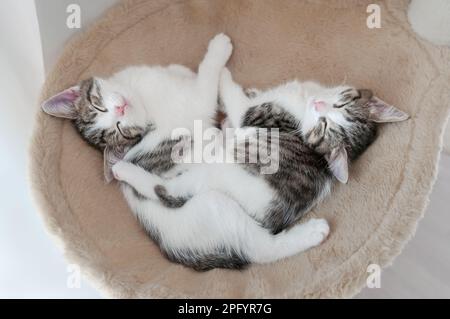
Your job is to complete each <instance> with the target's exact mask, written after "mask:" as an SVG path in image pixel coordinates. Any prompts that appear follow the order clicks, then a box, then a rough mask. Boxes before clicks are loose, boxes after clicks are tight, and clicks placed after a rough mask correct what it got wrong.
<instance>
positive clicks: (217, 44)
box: [208, 33, 233, 64]
mask: <svg viewBox="0 0 450 319" xmlns="http://www.w3.org/2000/svg"><path fill="white" fill-rule="evenodd" d="M208 52H209V53H211V54H213V55H214V56H215V57H217V58H218V59H220V60H221V61H222V62H223V63H224V64H225V63H226V62H227V61H228V59H229V58H230V56H231V53H232V52H233V44H231V39H230V38H229V37H228V36H227V35H225V34H223V33H219V34H217V35H216V36H215V37H214V38H213V39H212V40H211V41H210V42H209V46H208Z"/></svg>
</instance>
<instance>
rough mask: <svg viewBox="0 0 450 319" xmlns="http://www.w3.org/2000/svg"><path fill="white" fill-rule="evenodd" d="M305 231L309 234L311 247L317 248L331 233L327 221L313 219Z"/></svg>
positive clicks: (306, 225)
mask: <svg viewBox="0 0 450 319" xmlns="http://www.w3.org/2000/svg"><path fill="white" fill-rule="evenodd" d="M303 226H304V227H305V230H306V231H307V232H308V234H307V238H308V242H309V243H310V245H311V247H313V246H317V245H319V244H320V243H322V242H323V241H324V240H325V238H327V236H328V234H329V233H330V226H329V225H328V222H327V221H326V220H325V219H322V218H319V219H311V220H309V221H307V222H306V223H305V224H304V225H303Z"/></svg>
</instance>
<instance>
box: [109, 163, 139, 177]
mask: <svg viewBox="0 0 450 319" xmlns="http://www.w3.org/2000/svg"><path fill="white" fill-rule="evenodd" d="M133 166H134V165H133V164H131V163H128V162H125V161H119V162H117V163H116V164H114V165H113V167H112V168H111V171H112V174H113V176H114V178H115V179H116V180H118V181H124V180H125V179H126V178H127V176H128V175H129V174H128V173H129V172H130V171H131V170H132V168H133Z"/></svg>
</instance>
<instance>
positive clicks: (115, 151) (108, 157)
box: [103, 146, 127, 183]
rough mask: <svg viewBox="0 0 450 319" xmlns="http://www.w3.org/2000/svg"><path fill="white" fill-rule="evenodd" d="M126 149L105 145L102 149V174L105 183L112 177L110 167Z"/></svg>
mask: <svg viewBox="0 0 450 319" xmlns="http://www.w3.org/2000/svg"><path fill="white" fill-rule="evenodd" d="M126 151H127V150H126V149H125V147H111V146H106V147H105V150H104V151H103V174H104V176H105V181H106V183H110V182H111V181H112V180H113V179H114V175H113V172H112V167H113V166H114V164H116V163H117V162H119V161H121V160H122V159H123V158H124V157H125V154H126Z"/></svg>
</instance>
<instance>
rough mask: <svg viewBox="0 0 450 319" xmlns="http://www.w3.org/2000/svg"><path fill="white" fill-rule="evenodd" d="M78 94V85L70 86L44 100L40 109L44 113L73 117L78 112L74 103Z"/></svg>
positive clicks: (67, 117) (75, 116)
mask: <svg viewBox="0 0 450 319" xmlns="http://www.w3.org/2000/svg"><path fill="white" fill-rule="evenodd" d="M79 96H80V88H79V86H72V87H71V88H69V89H67V90H64V91H62V92H60V93H58V94H56V95H54V96H52V97H51V98H49V99H48V100H46V101H44V103H42V109H43V110H44V112H45V113H47V114H50V115H53V116H56V117H62V118H66V119H75V118H77V116H78V114H77V110H76V109H75V105H74V103H75V100H76V99H77V98H78V97H79Z"/></svg>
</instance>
